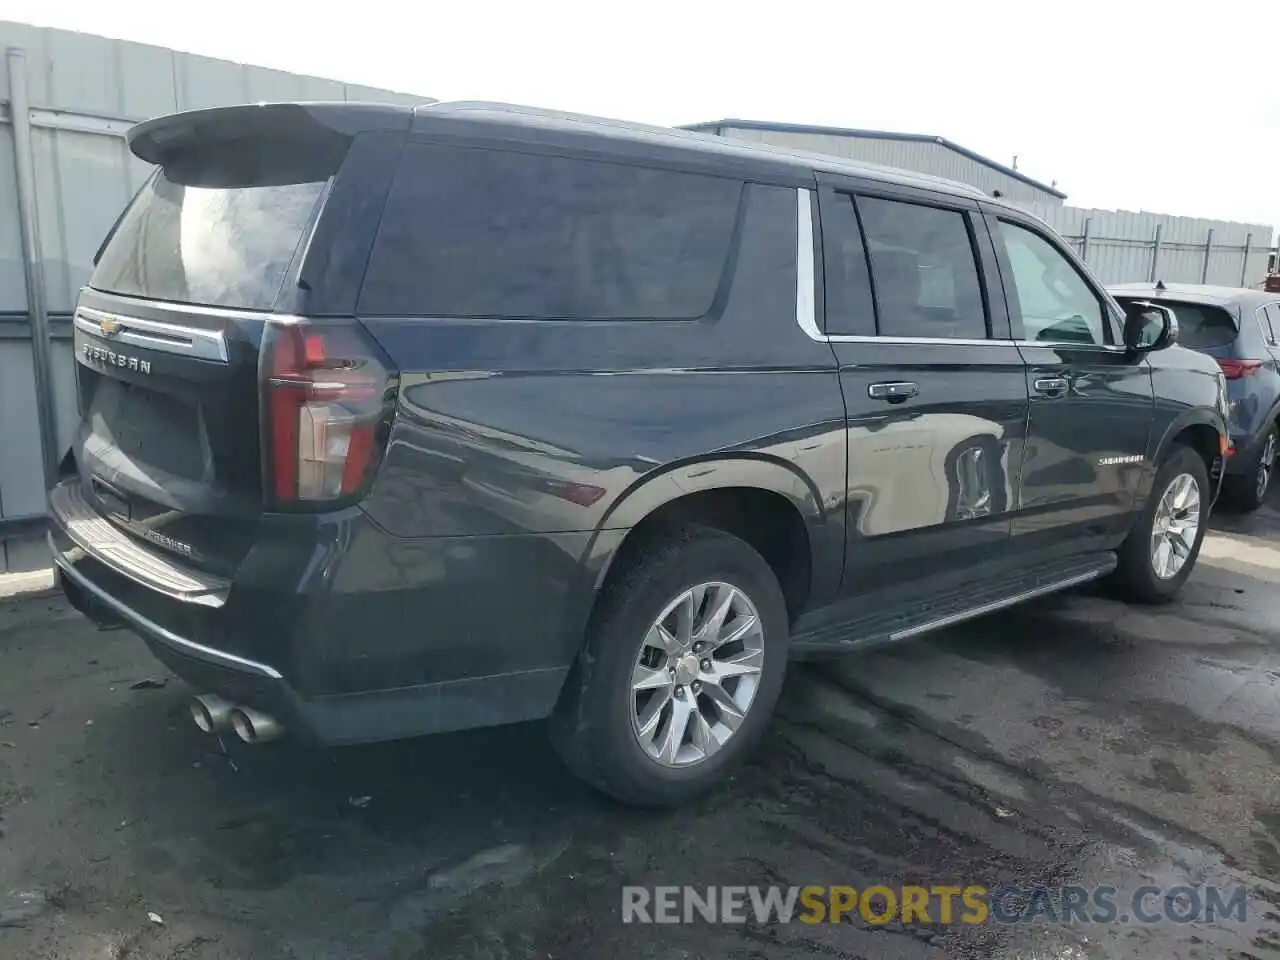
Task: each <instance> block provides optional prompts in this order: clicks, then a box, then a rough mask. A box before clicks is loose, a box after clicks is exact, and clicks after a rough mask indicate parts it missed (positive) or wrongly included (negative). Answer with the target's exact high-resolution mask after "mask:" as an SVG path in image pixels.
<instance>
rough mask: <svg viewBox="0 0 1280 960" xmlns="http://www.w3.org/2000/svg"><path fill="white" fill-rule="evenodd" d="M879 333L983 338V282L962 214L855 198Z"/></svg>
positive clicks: (920, 206) (923, 336) (925, 337)
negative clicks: (869, 272)
mask: <svg viewBox="0 0 1280 960" xmlns="http://www.w3.org/2000/svg"><path fill="white" fill-rule="evenodd" d="M857 205H858V213H859V215H860V217H861V219H862V227H863V232H864V234H865V237H866V244H867V253H868V256H869V258H870V261H871V278H872V282H873V283H874V286H875V296H876V307H877V311H878V328H879V333H880V335H881V336H884V337H915V338H924V339H968V340H985V339H986V338H987V333H988V325H987V316H986V309H985V306H984V304H983V300H982V284H981V281H980V280H979V275H978V264H977V259H976V257H975V255H974V249H973V241H972V239H971V238H970V235H969V226H968V222H967V220H966V217H965V215H964V213H962V212H960V211H959V210H947V209H944V208H941V207H932V206H925V205H923V204H917V203H906V202H902V201H898V200H885V199H881V198H879V197H861V196H860V197H858V199H857Z"/></svg>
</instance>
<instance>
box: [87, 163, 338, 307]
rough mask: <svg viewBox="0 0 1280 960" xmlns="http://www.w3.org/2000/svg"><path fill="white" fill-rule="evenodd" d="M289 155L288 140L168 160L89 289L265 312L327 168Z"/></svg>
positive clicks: (311, 216)
mask: <svg viewBox="0 0 1280 960" xmlns="http://www.w3.org/2000/svg"><path fill="white" fill-rule="evenodd" d="M295 153H296V151H295V150H292V149H290V145H289V144H287V143H286V144H264V143H262V142H261V141H254V142H243V141H241V142H232V143H229V144H210V145H206V146H205V147H204V148H203V149H201V150H199V151H191V152H190V153H189V155H187V156H185V157H179V158H176V159H175V160H173V161H171V162H169V163H167V164H166V165H165V167H164V168H163V169H161V170H160V171H158V172H157V173H156V175H155V176H153V177H152V178H151V180H150V181H149V182H148V183H147V184H146V186H144V187H143V188H142V191H141V193H139V195H138V197H137V198H136V199H135V200H134V202H133V204H132V205H131V206H130V207H129V210H128V212H127V213H125V215H124V217H123V218H122V219H121V221H120V223H119V224H118V226H117V227H116V231H115V233H114V235H113V236H112V237H111V240H110V242H109V243H108V244H107V246H106V248H105V249H104V250H103V252H102V256H101V258H100V259H99V261H98V265H97V268H96V269H95V270H94V272H93V277H92V279H91V280H90V281H89V284H90V286H92V287H95V288H96V289H98V290H104V291H106V292H108V293H119V294H125V295H128V296H135V297H145V298H147V299H152V300H169V301H175V302H179V303H188V304H203V305H209V306H219V307H238V308H241V309H256V310H269V309H270V308H271V307H272V306H273V305H274V304H275V302H276V299H277V297H278V296H279V293H280V289H281V285H282V284H283V282H284V279H285V276H286V274H287V273H288V271H289V266H290V264H291V263H292V262H293V259H294V256H295V255H296V254H297V252H298V250H299V248H300V246H301V245H302V242H303V240H304V238H305V236H306V234H307V232H308V229H309V227H310V224H311V223H312V221H313V220H314V218H315V215H316V212H317V210H318V209H319V206H320V204H321V202H322V199H323V196H324V193H325V188H326V186H327V183H328V180H329V176H330V174H331V173H332V172H333V167H334V164H333V163H332V162H320V163H317V162H315V161H316V158H308V157H300V156H296V155H294V154H295ZM321 159H322V160H323V158H321Z"/></svg>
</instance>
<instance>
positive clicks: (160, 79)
mask: <svg viewBox="0 0 1280 960" xmlns="http://www.w3.org/2000/svg"><path fill="white" fill-rule="evenodd" d="M0 48H3V49H4V50H5V52H6V57H5V63H3V64H0V572H5V571H7V570H24V569H34V568H39V567H46V566H48V555H47V550H46V548H45V547H44V545H43V542H42V538H43V534H42V533H40V530H41V529H42V523H41V520H40V518H41V516H42V515H43V513H44V478H43V470H42V463H43V458H42V454H41V442H40V436H41V430H40V426H39V404H38V402H37V389H36V379H35V373H34V366H33V355H32V354H33V350H32V347H33V341H32V336H31V332H32V324H31V314H32V311H33V309H35V308H36V307H37V306H38V307H39V308H41V309H43V310H44V311H45V312H46V313H47V315H48V318H49V329H50V334H51V340H52V358H51V361H52V374H53V375H52V377H51V388H52V392H53V395H54V405H55V407H56V417H55V418H54V419H55V421H56V422H55V423H54V424H53V432H54V434H55V442H56V444H57V445H58V449H60V450H65V449H66V448H67V446H68V445H69V444H70V438H71V431H72V429H73V426H74V423H75V386H74V379H73V376H72V369H73V368H72V359H71V308H72V304H73V303H74V302H75V297H76V291H77V290H78V289H79V288H80V286H81V285H82V284H83V283H84V282H85V280H86V279H87V278H88V276H89V271H90V264H91V261H92V258H93V254H94V252H95V251H96V250H97V248H98V244H99V243H100V242H101V240H102V238H103V236H104V235H105V234H106V232H107V230H108V229H110V227H111V224H112V223H113V222H114V221H115V218H116V215H117V214H118V213H119V212H120V210H121V209H122V208H123V207H124V205H125V204H126V203H127V202H128V201H129V199H130V197H132V196H133V194H134V192H135V191H136V190H137V189H138V187H139V186H140V185H141V184H142V181H143V179H144V178H145V177H146V176H147V174H148V172H149V167H148V166H147V165H146V164H144V163H142V162H141V161H139V160H137V159H135V158H134V157H133V156H132V155H131V154H130V153H129V150H128V148H127V147H126V145H125V142H124V138H123V135H124V132H125V131H126V130H127V129H128V128H129V127H130V126H131V125H132V124H133V123H135V122H137V121H139V120H146V119H148V118H150V117H153V116H156V115H158V114H163V113H172V112H174V111H177V110H190V109H197V108H200V107H211V106H221V105H226V104H232V103H245V102H255V101H272V100H277V101H278V100H375V101H382V102H393V103H424V102H430V98H428V97H421V96H414V95H411V94H405V93H397V92H395V91H391V90H379V89H375V88H372V87H362V86H355V85H353V84H347V83H342V82H340V81H337V80H326V79H323V78H319V77H307V76H299V75H296V74H290V73H284V72H282V71H279V70H268V69H265V68H262V67H254V66H247V65H245V64H239V63H231V62H228V61H226V60H214V59H210V58H208V57H198V56H194V55H191V54H186V53H179V52H177V51H174V50H168V49H164V48H161V47H153V46H147V45H144V44H138V43H128V42H124V41H119V40H108V39H105V38H103V37H96V36H90V35H87V34H82V33H73V32H69V31H65V30H52V29H44V28H37V27H32V26H29V25H26V24H20V23H10V22H4V21H0ZM15 77H16V78H17V81H18V86H20V87H25V89H22V90H18V91H17V95H18V99H19V101H20V102H21V101H22V99H24V98H25V100H26V104H27V108H28V109H26V110H25V111H23V112H25V113H26V114H27V120H28V123H27V125H26V127H27V132H28V133H29V139H30V157H31V161H32V162H31V163H30V164H29V169H30V170H31V172H32V174H33V177H32V180H33V181H34V182H33V184H32V186H33V187H34V190H33V191H32V192H33V193H34V198H33V199H34V203H33V206H34V210H35V214H36V215H35V218H34V221H35V222H34V227H35V233H36V234H38V256H36V257H35V258H34V259H35V261H36V263H35V267H36V271H35V272H36V273H37V274H38V275H40V276H41V277H42V283H41V287H42V289H41V290H40V291H39V293H40V294H42V296H40V297H36V298H33V297H31V296H29V293H28V290H27V285H26V276H27V273H28V269H27V268H28V264H27V262H26V260H27V258H26V257H25V255H24V248H23V233H24V230H23V221H22V219H21V217H22V210H23V204H22V203H21V201H20V191H19V186H18V176H17V166H16V161H17V160H18V157H19V153H18V152H17V150H16V139H15V135H14V134H15V124H14V119H15V114H14V107H13V102H14V99H15V90H14V79H15Z"/></svg>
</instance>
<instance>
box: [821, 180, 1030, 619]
mask: <svg viewBox="0 0 1280 960" xmlns="http://www.w3.org/2000/svg"><path fill="white" fill-rule="evenodd" d="M820 197H821V212H822V229H823V272H824V277H825V319H826V328H825V329H826V333H827V335H828V337H829V339H830V342H831V346H832V349H833V350H834V351H835V354H836V359H837V360H838V362H839V366H840V383H841V387H842V389H843V390H844V397H845V406H846V409H847V411H848V437H849V444H848V451H849V454H848V455H849V460H848V483H847V489H846V501H845V507H846V513H845V524H846V531H847V537H846V544H847V546H846V552H845V587H846V590H847V591H849V592H851V593H856V594H859V595H864V596H865V595H866V594H867V593H870V592H872V591H875V590H877V589H880V588H883V587H891V588H901V587H906V586H908V585H909V584H910V583H912V582H917V581H925V582H927V583H929V584H930V589H932V588H933V587H934V586H936V587H938V588H941V587H942V586H943V585H944V583H945V582H946V581H948V580H954V579H960V580H963V579H964V577H965V575H974V574H976V573H977V572H978V568H979V566H980V565H982V564H984V563H991V564H998V563H999V562H1000V561H1001V559H1002V558H1005V557H1007V547H1008V541H1009V537H1010V527H1011V524H1010V518H1011V516H1012V513H1011V510H1012V507H1013V504H1014V502H1015V498H1016V496H1017V491H1016V486H1015V482H1016V476H1017V470H1018V465H1019V461H1020V459H1021V448H1022V437H1023V431H1024V428H1025V425H1026V417H1027V393H1026V378H1025V376H1024V371H1023V361H1022V358H1021V356H1020V355H1019V353H1018V351H1017V348H1016V347H1015V346H1014V345H1013V343H1012V341H1011V339H1009V334H1008V328H1007V317H1006V315H1005V313H1004V309H1003V306H1002V305H999V304H994V305H995V306H996V307H997V309H996V310H995V311H991V310H989V309H988V306H989V302H988V301H989V300H992V299H993V298H989V297H988V295H987V293H986V286H985V278H986V277H987V276H988V275H994V274H995V273H996V266H995V263H994V251H992V250H991V248H990V242H989V238H988V237H987V236H986V229H985V226H984V223H983V220H982V218H981V215H980V213H979V212H978V210H977V205H976V203H970V204H966V202H965V201H964V200H960V199H956V198H945V199H944V198H939V197H936V196H934V195H932V194H927V193H924V192H923V191H921V192H919V193H912V192H908V191H905V190H896V191H895V190H889V189H887V188H885V187H883V186H880V187H876V186H873V185H869V184H868V185H845V184H840V183H838V182H837V183H835V184H831V185H830V186H829V187H827V188H824V189H823V190H821V191H820ZM994 282H995V287H994V289H996V290H998V289H999V287H998V280H995V281H994ZM873 290H874V296H873V293H872V291H873Z"/></svg>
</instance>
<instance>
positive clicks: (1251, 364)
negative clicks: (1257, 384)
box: [1218, 358, 1262, 380]
mask: <svg viewBox="0 0 1280 960" xmlns="http://www.w3.org/2000/svg"><path fill="white" fill-rule="evenodd" d="M1218 366H1220V367H1221V368H1222V375H1223V376H1224V377H1226V378H1227V379H1228V380H1239V379H1240V378H1241V377H1250V376H1253V374H1255V373H1257V372H1258V370H1259V368H1261V366H1262V361H1261V360H1232V359H1229V358H1228V359H1223V358H1220V359H1219V360H1218Z"/></svg>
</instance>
